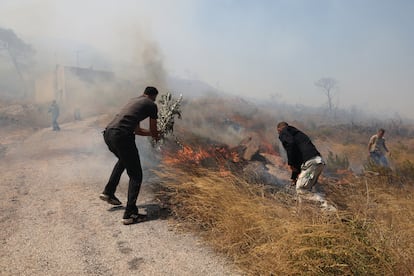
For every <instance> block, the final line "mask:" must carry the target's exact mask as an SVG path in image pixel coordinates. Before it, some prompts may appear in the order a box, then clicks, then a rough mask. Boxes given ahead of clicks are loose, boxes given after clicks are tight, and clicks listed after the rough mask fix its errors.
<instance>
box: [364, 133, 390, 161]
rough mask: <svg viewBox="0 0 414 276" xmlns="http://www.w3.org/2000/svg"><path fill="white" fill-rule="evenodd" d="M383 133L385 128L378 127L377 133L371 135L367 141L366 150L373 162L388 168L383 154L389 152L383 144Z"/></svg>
mask: <svg viewBox="0 0 414 276" xmlns="http://www.w3.org/2000/svg"><path fill="white" fill-rule="evenodd" d="M384 133H385V130H384V129H382V128H380V129H379V130H378V131H377V134H374V135H372V136H371V138H370V139H369V142H368V152H369V156H370V157H371V159H372V160H373V161H374V162H375V164H377V165H379V166H382V167H386V168H388V167H389V164H388V160H387V157H386V156H385V154H386V153H387V152H389V150H388V148H387V146H386V145H385V139H384Z"/></svg>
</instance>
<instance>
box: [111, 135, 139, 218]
mask: <svg viewBox="0 0 414 276" xmlns="http://www.w3.org/2000/svg"><path fill="white" fill-rule="evenodd" d="M104 140H105V143H106V144H107V145H108V148H109V150H110V151H111V152H112V153H113V154H115V156H116V157H118V162H117V163H116V164H115V166H114V169H113V170H112V174H111V176H110V178H109V181H108V184H107V185H106V186H105V190H104V193H105V194H107V195H114V194H115V191H116V187H117V186H118V184H119V180H120V179H121V175H122V173H123V172H124V170H125V169H126V171H127V173H128V176H129V186H128V202H127V206H126V210H125V214H138V208H137V206H136V202H137V198H138V194H139V190H140V188H141V183H142V168H141V161H140V159H139V153H138V149H137V147H136V145H135V135H134V134H125V133H123V132H122V131H120V130H117V129H107V130H105V132H104Z"/></svg>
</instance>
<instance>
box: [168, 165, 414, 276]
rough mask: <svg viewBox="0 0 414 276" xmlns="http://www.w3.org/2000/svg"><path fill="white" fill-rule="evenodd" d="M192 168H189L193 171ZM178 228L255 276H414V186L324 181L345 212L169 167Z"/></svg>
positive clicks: (218, 176)
mask: <svg viewBox="0 0 414 276" xmlns="http://www.w3.org/2000/svg"><path fill="white" fill-rule="evenodd" d="M187 169H188V168H187ZM160 171H162V173H160V177H161V179H162V180H163V187H164V190H163V191H162V192H161V193H160V197H162V198H163V199H164V200H165V202H167V204H168V205H169V206H170V208H171V210H172V213H173V214H174V216H175V218H176V222H177V225H181V226H182V227H183V228H184V229H190V230H192V231H196V232H198V233H200V235H201V236H202V237H203V238H204V239H205V240H206V241H207V242H208V243H209V244H210V245H212V246H213V247H214V248H216V249H217V250H218V251H219V252H221V253H222V254H224V255H226V256H227V257H228V258H230V259H231V260H233V261H234V262H235V263H236V264H237V265H238V266H239V267H240V268H241V269H242V270H243V271H245V272H246V273H247V274H248V275H409V274H412V273H413V272H414V265H413V258H412V256H414V237H413V234H412V233H414V222H413V221H414V202H413V200H412V195H413V186H410V185H408V186H404V189H402V188H401V187H395V186H392V185H390V184H389V183H388V182H387V181H385V180H384V178H381V176H373V177H367V178H366V177H362V178H355V177H353V176H352V177H349V176H348V178H349V179H347V180H346V181H345V182H348V184H332V183H328V182H327V183H325V185H324V187H325V192H326V193H327V194H328V199H330V200H331V201H333V202H334V203H335V204H336V205H337V207H338V210H339V211H338V212H335V213H333V212H330V213H325V212H323V211H321V209H320V206H318V205H317V204H315V202H313V203H312V202H302V203H301V204H298V203H297V202H296V199H295V196H293V195H290V194H289V193H286V191H275V189H273V188H272V189H269V187H265V186H263V185H259V184H257V183H256V184H251V183H247V182H246V181H245V180H244V179H242V178H241V177H238V176H235V175H233V174H227V175H226V176H225V177H223V175H222V174H220V172H215V171H212V170H209V171H207V170H204V169H195V168H194V167H193V169H192V170H191V171H189V170H183V169H182V168H179V166H171V165H170V166H168V168H167V167H164V168H162V170H160Z"/></svg>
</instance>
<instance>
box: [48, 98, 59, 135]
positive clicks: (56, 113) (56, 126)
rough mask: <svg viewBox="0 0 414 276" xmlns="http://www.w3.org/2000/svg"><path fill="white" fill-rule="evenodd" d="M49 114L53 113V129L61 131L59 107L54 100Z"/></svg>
mask: <svg viewBox="0 0 414 276" xmlns="http://www.w3.org/2000/svg"><path fill="white" fill-rule="evenodd" d="M48 113H51V115H52V129H53V131H59V130H60V127H59V124H58V122H57V119H58V118H59V113H60V112H59V105H58V104H57V103H56V100H53V102H52V104H51V105H50V106H49V110H48Z"/></svg>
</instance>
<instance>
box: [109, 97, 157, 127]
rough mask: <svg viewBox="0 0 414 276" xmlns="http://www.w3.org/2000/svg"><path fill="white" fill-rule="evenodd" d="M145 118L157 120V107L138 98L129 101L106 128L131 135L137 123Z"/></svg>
mask: <svg viewBox="0 0 414 276" xmlns="http://www.w3.org/2000/svg"><path fill="white" fill-rule="evenodd" d="M147 117H150V118H151V119H158V108H157V105H156V104H155V103H154V101H152V100H151V99H149V98H147V97H146V96H139V97H136V98H133V99H131V100H130V101H129V103H128V104H127V105H125V106H124V107H123V108H122V109H121V111H120V112H119V113H118V114H117V115H116V116H115V118H114V119H113V120H112V121H111V122H110V123H109V124H108V126H107V127H106V128H107V129H118V130H121V131H122V132H124V133H125V134H133V133H134V131H135V128H136V127H137V125H138V124H139V122H141V121H142V120H144V119H146V118H147Z"/></svg>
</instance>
